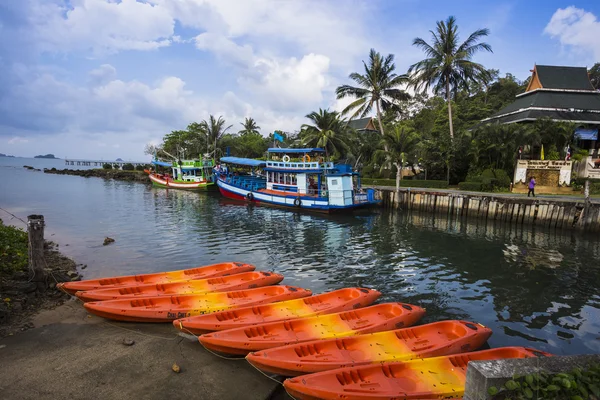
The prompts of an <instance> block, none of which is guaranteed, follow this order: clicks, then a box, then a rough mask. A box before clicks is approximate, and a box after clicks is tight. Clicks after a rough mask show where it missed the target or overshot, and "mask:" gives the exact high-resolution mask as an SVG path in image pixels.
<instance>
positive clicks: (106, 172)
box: [44, 168, 151, 184]
mask: <svg viewBox="0 0 600 400" xmlns="http://www.w3.org/2000/svg"><path fill="white" fill-rule="evenodd" d="M44 173H46V174H58V175H77V176H83V177H85V178H90V177H95V178H104V179H116V180H119V181H133V182H143V183H148V184H150V183H151V182H150V179H148V175H147V174H146V173H145V172H143V171H123V170H120V169H99V168H98V169H56V168H51V169H48V168H44Z"/></svg>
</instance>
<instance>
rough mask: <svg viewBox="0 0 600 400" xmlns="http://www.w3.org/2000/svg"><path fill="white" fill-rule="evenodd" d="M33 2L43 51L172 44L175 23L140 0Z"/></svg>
mask: <svg viewBox="0 0 600 400" xmlns="http://www.w3.org/2000/svg"><path fill="white" fill-rule="evenodd" d="M70 4H71V5H70V6H68V5H63V4H57V3H55V2H52V1H50V2H48V3H46V2H43V3H38V2H34V3H32V7H31V13H30V21H31V23H32V25H33V26H34V27H35V33H36V37H37V39H38V41H39V46H40V48H41V50H42V51H50V52H58V53H61V52H65V53H66V52H72V51H87V50H91V51H92V52H93V53H95V54H104V53H112V52H116V51H120V50H155V49H158V48H160V47H164V46H168V45H169V44H170V40H169V38H170V37H171V36H173V30H174V25H175V21H174V20H173V18H172V17H171V15H170V14H169V13H167V12H165V10H164V9H163V8H162V7H159V6H155V5H152V4H148V3H141V2H138V1H136V0H122V1H121V2H115V1H112V0H72V1H71V2H70Z"/></svg>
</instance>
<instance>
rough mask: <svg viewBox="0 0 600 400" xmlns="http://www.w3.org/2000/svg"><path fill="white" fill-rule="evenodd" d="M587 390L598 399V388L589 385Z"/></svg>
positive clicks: (599, 395)
mask: <svg viewBox="0 0 600 400" xmlns="http://www.w3.org/2000/svg"><path fill="white" fill-rule="evenodd" d="M588 389H590V390H591V392H592V393H594V396H596V397H600V389H599V388H598V386H596V385H594V384H589V385H588Z"/></svg>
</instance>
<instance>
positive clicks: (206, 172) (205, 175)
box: [152, 159, 215, 182]
mask: <svg viewBox="0 0 600 400" xmlns="http://www.w3.org/2000/svg"><path fill="white" fill-rule="evenodd" d="M152 164H154V165H158V166H161V167H171V172H172V175H171V176H170V178H171V179H172V180H173V181H179V182H203V181H208V180H211V177H212V169H213V167H214V165H215V164H214V162H213V160H208V159H205V160H200V159H194V160H176V161H174V162H173V163H169V162H164V161H158V160H154V161H152ZM166 175H167V176H168V174H166Z"/></svg>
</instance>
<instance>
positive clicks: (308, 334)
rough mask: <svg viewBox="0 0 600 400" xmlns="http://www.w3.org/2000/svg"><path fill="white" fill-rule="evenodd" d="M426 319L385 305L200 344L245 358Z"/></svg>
mask: <svg viewBox="0 0 600 400" xmlns="http://www.w3.org/2000/svg"><path fill="white" fill-rule="evenodd" d="M423 315H425V310H423V309H422V308H421V307H417V306H413V305H410V304H403V303H384V304H377V305H374V306H371V307H367V308H359V309H358V310H353V311H344V312H340V313H336V314H326V315H318V316H315V317H308V318H300V319H292V320H287V321H280V322H271V323H268V324H260V325H253V326H249V327H243V328H236V329H229V330H226V331H222V332H214V333H207V334H205V335H202V336H200V337H199V338H198V339H199V340H200V343H202V345H203V346H204V347H206V348H207V349H209V350H211V351H215V352H218V353H224V354H232V355H246V354H248V353H249V352H251V351H257V350H264V349H270V348H273V347H279V346H285V345H288V344H291V343H300V342H307V341H309V340H316V339H330V338H337V337H344V336H353V335H360V334H364V333H373V332H381V331H387V330H390V329H397V328H401V327H403V326H411V325H414V324H415V323H416V322H417V321H418V320H419V319H421V318H422V317H423Z"/></svg>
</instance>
